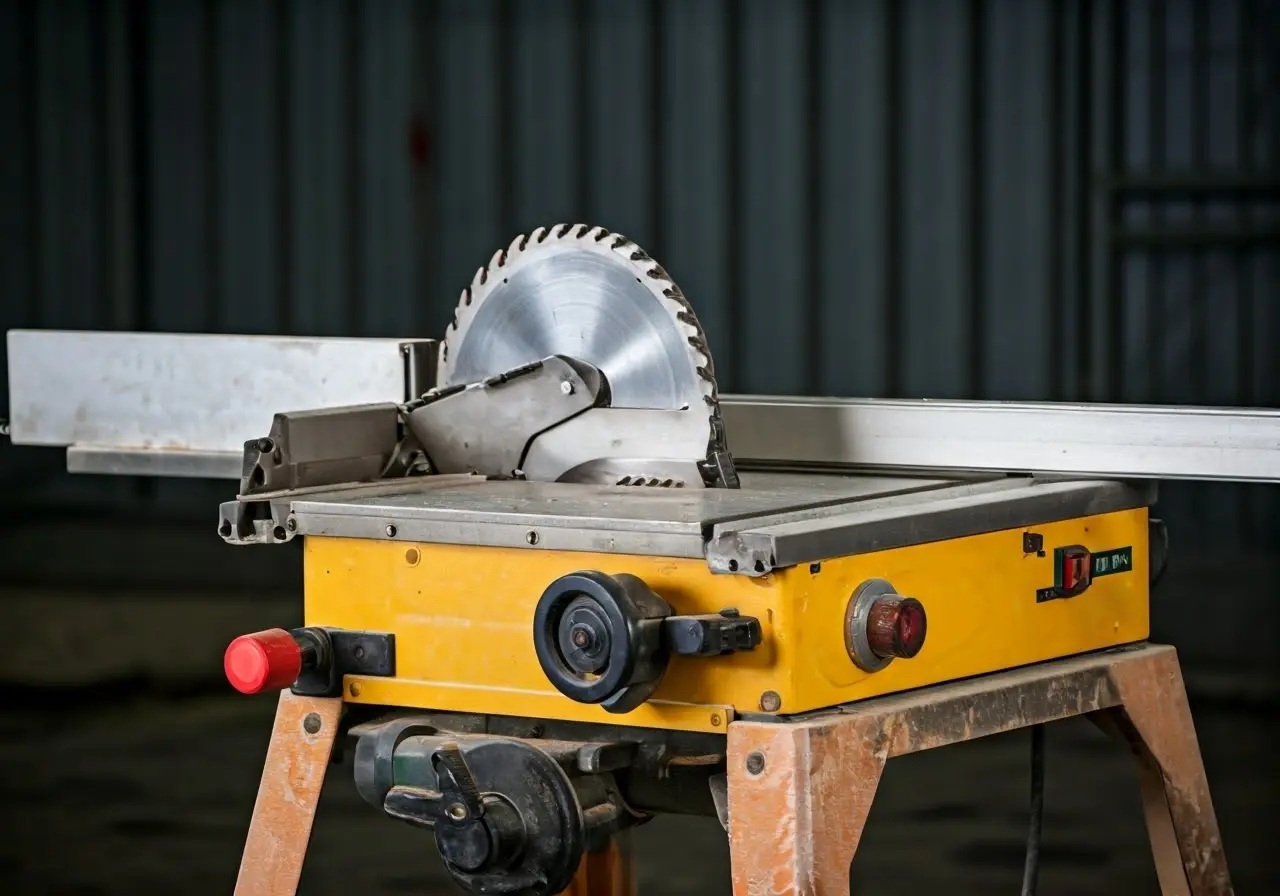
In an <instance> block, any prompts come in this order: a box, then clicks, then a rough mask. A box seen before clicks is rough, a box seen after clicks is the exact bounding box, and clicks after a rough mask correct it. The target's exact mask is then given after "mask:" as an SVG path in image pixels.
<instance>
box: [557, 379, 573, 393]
mask: <svg viewBox="0 0 1280 896" xmlns="http://www.w3.org/2000/svg"><path fill="white" fill-rule="evenodd" d="M560 394H562V395H572V394H573V383H571V382H570V381H569V380H565V381H564V382H562V383H561V384H560Z"/></svg>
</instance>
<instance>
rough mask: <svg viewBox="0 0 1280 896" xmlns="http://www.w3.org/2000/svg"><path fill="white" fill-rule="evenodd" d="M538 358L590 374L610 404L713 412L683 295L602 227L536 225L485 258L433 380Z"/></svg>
mask: <svg viewBox="0 0 1280 896" xmlns="http://www.w3.org/2000/svg"><path fill="white" fill-rule="evenodd" d="M549 355H565V356H568V357H571V358H577V359H580V360H582V361H586V362H587V363H589V364H592V365H594V366H595V367H596V368H598V369H599V370H600V371H601V372H602V373H603V374H604V376H605V379H606V380H607V381H608V385H609V394H610V396H611V400H610V404H611V405H612V406H613V407H617V408H644V409H668V410H681V409H695V408H697V407H699V406H700V405H706V406H707V407H708V409H709V410H710V411H711V416H712V417H715V416H717V414H718V402H717V391H716V381H715V368H714V365H713V363H712V360H711V354H710V352H709V351H708V350H707V342H706V337H705V335H704V334H703V332H702V327H701V325H700V324H699V323H698V319H697V316H696V315H695V314H694V313H693V309H692V308H691V307H690V306H689V303H688V301H687V300H686V299H685V297H684V294H683V293H682V292H681V291H680V289H679V288H678V287H677V286H676V284H675V283H674V282H672V280H671V278H670V277H669V276H668V274H667V272H666V271H665V270H663V268H662V266H661V265H659V264H658V263H657V262H656V261H654V260H653V259H652V258H650V257H649V256H648V255H647V254H645V252H644V251H643V250H641V249H640V248H639V247H638V246H637V245H636V244H635V243H633V242H631V241H630V240H629V239H627V238H626V237H624V236H621V235H619V234H616V233H611V232H610V231H608V230H606V229H604V228H602V227H589V226H587V225H585V224H576V225H569V224H558V225H556V226H555V227H552V228H549V229H548V228H538V229H537V230H535V231H533V232H532V233H530V234H528V235H525V236H520V237H517V238H516V239H515V240H513V241H512V243H511V245H510V246H509V247H508V248H506V249H500V250H498V251H497V252H496V253H494V256H493V258H492V260H490V262H489V264H488V265H486V266H485V267H482V268H480V269H479V270H478V271H477V272H476V275H475V277H474V279H473V280H472V281H471V285H470V286H468V287H467V288H466V289H464V290H463V291H462V296H461V297H460V299H459V301H458V307H457V310H456V312H455V315H454V320H453V323H452V324H451V325H450V326H449V328H448V331H447V332H446V334H445V339H444V342H443V345H442V346H441V352H440V364H439V374H438V384H439V386H440V387H441V388H445V387H449V386H454V385H459V384H465V383H474V382H477V381H479V380H482V379H485V378H487V377H490V376H495V375H497V374H500V373H502V372H504V371H506V370H511V369H513V368H515V367H519V366H521V365H523V364H530V363H533V362H534V361H537V360H539V359H541V358H545V357H547V356H549Z"/></svg>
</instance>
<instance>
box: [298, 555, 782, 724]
mask: <svg viewBox="0 0 1280 896" xmlns="http://www.w3.org/2000/svg"><path fill="white" fill-rule="evenodd" d="M304 557H305V559H304V587H305V605H306V606H305V616H306V624H307V625H326V626H336V627H340V628H352V629H366V630H378V631H389V632H394V633H395V636H396V657H397V660H396V662H397V669H396V673H397V677H396V678H395V679H382V678H349V679H348V681H347V688H346V695H345V696H346V699H347V700H349V701H351V702H354V703H374V704H386V705H394V706H414V707H419V708H430V709H437V710H446V711H459V712H475V713H492V714H496V715H508V716H526V717H536V718H554V719H564V720H570V721H582V722H599V723H604V724H612V725H634V726H640V727H647V728H667V729H676V730H687V731H713V732H719V733H723V732H724V731H725V730H726V729H727V726H728V722H729V720H730V713H729V711H728V708H727V706H726V705H725V704H727V703H728V702H730V701H731V700H736V701H737V702H739V703H741V702H743V701H745V700H747V699H748V698H749V697H750V695H754V697H750V699H751V702H752V704H753V705H754V703H755V702H756V701H758V700H759V696H760V694H761V693H763V692H764V691H767V690H775V691H785V690H787V684H786V678H787V676H788V675H789V674H790V672H789V670H790V669H791V668H792V666H793V665H794V664H795V660H794V659H793V657H792V655H791V644H792V643H793V642H794V639H795V633H794V632H793V631H791V630H790V629H789V628H788V627H787V623H788V620H791V619H794V618H795V617H794V613H793V612H792V611H791V609H790V608H788V607H787V606H785V597H784V594H783V592H782V589H781V587H780V583H779V582H778V581H777V580H776V579H775V580H771V581H761V580H751V579H747V578H744V577H741V576H715V575H712V574H711V572H710V571H709V570H708V569H707V565H706V563H705V561H703V560H700V559H673V558H666V557H640V556H634V555H632V556H628V555H619V554H592V553H586V552H577V551H544V550H530V549H528V548H527V547H526V548H524V549H520V548H492V547H474V546H456V545H446V544H411V543H397V542H388V541H378V540H361V539H353V538H325V537H316V536H308V537H307V538H306V540H305V542H304ZM579 570H599V571H601V572H605V573H610V574H617V573H631V574H633V575H637V576H639V577H640V578H641V579H643V580H644V581H645V582H646V583H647V584H648V585H649V587H650V588H652V589H653V590H654V591H656V592H657V593H658V594H659V595H661V596H662V597H663V598H664V599H666V600H667V601H668V602H669V603H670V604H671V605H672V607H673V608H674V609H675V610H676V612H678V613H689V614H700V613H716V612H719V611H720V610H722V609H724V608H726V607H737V608H738V609H739V611H740V612H741V613H742V614H743V615H750V616H757V617H759V618H760V620H761V624H762V626H763V628H764V637H765V643H764V644H763V645H762V646H760V647H759V648H757V649H756V650H755V651H753V652H751V653H741V654H736V655H733V656H729V657H722V658H716V659H712V660H706V659H684V658H681V657H675V658H673V659H672V660H671V665H670V667H669V668H668V670H667V674H666V677H665V678H664V680H663V682H662V684H661V685H660V686H659V688H658V690H657V692H656V693H655V695H654V697H653V698H652V699H651V700H650V701H649V702H647V703H645V704H643V705H642V706H640V707H639V708H638V709H636V710H634V711H632V712H630V713H626V714H624V715H612V714H610V713H608V712H606V711H605V710H603V709H601V708H600V707H599V706H594V705H587V704H581V703H577V702H574V701H572V700H570V699H569V698H567V697H565V696H563V695H561V694H560V693H559V692H558V691H557V690H555V688H554V687H553V686H552V684H551V683H550V682H549V681H548V680H547V678H546V676H545V675H544V674H543V672H542V669H541V667H540V666H539V664H538V658H537V656H536V654H535V653H534V642H533V615H534V607H535V605H536V604H537V602H538V598H539V597H541V596H542V592H543V590H544V589H545V588H546V587H547V586H548V585H550V584H551V583H552V582H553V581H554V580H555V579H557V578H559V577H560V576H562V575H566V574H568V573H571V572H576V571H579Z"/></svg>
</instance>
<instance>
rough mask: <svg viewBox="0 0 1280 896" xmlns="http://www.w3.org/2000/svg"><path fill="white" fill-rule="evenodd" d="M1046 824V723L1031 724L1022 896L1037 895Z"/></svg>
mask: <svg viewBox="0 0 1280 896" xmlns="http://www.w3.org/2000/svg"><path fill="white" fill-rule="evenodd" d="M1043 826H1044V725H1032V726H1031V822H1030V824H1029V825H1028V827H1027V858H1026V863H1025V864H1024V865H1023V868H1022V896H1035V892H1036V884H1037V883H1038V882H1039V880H1040V831H1041V828H1042V827H1043Z"/></svg>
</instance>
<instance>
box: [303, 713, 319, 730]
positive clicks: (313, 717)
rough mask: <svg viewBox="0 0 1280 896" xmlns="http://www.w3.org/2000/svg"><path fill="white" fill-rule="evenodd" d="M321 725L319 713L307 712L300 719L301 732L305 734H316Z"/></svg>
mask: <svg viewBox="0 0 1280 896" xmlns="http://www.w3.org/2000/svg"><path fill="white" fill-rule="evenodd" d="M321 725H322V723H321V721H320V714H319V713H314V712H309V713H307V714H306V716H304V717H303V719H302V730H303V731H305V732H307V734H318V733H319V731H320V728H321Z"/></svg>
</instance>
